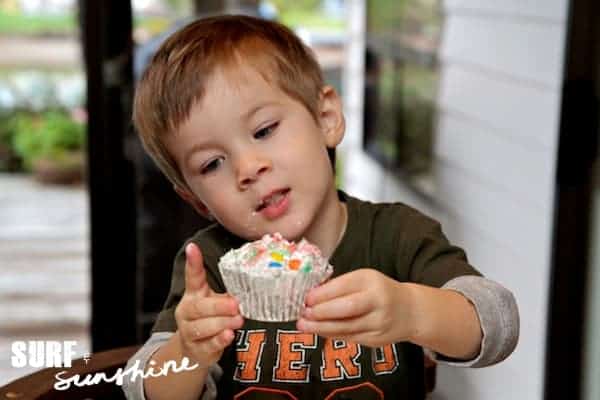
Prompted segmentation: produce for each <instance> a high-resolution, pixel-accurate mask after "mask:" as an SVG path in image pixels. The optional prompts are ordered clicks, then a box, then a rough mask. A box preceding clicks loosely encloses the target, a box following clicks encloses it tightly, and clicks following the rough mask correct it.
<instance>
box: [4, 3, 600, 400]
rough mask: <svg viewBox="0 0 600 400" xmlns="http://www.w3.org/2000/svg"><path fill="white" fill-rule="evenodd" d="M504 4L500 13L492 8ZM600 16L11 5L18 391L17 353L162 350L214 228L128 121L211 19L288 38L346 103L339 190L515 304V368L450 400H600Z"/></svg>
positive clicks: (345, 6) (12, 296)
mask: <svg viewBox="0 0 600 400" xmlns="http://www.w3.org/2000/svg"><path fill="white" fill-rule="evenodd" d="M484 3H485V4H484ZM598 8H599V6H598V5H596V4H594V0H571V1H569V0H531V1H527V2H517V1H514V0H499V1H495V2H480V1H476V0H345V1H344V0H269V1H258V0H210V1H209V0H205V1H202V0H195V1H194V0H131V1H130V2H128V1H116V0H115V1H103V2H95V1H85V0H79V1H77V0H0V273H1V275H0V385H3V384H5V383H7V382H9V381H12V380H13V379H15V378H18V377H20V376H23V375H25V374H28V373H30V372H32V371H33V370H34V369H31V368H19V369H17V368H12V367H11V366H10V354H11V352H10V345H11V343H12V342H13V341H15V340H36V339H37V340H77V342H78V347H77V348H76V349H75V350H76V351H77V353H78V354H79V355H81V354H84V353H86V352H92V351H94V352H96V351H102V350H106V349H110V348H116V347H121V346H126V345H131V344H136V343H143V342H144V341H145V340H146V339H147V337H148V334H149V329H150V328H151V326H152V323H153V321H154V318H155V316H156V313H157V312H158V311H159V310H160V309H161V307H162V302H163V301H164V299H165V297H166V293H167V291H168V288H169V276H170V273H171V265H172V260H173V256H174V254H175V252H176V251H177V249H178V248H179V246H180V245H181V244H182V243H183V241H184V240H185V238H187V237H188V236H189V235H191V234H192V233H193V232H194V231H195V230H197V229H198V228H199V227H202V226H203V225H204V224H205V223H206V222H205V221H203V220H202V219H200V218H199V217H198V216H196V215H195V214H194V213H193V212H192V210H190V209H188V208H187V207H186V206H185V205H184V204H181V202H180V201H179V200H178V199H177V198H176V197H175V195H174V193H173V191H172V189H171V187H170V185H169V184H168V183H167V182H166V181H165V180H164V178H162V176H160V174H159V173H158V171H157V170H156V168H154V167H153V165H152V163H151V161H150V160H149V159H148V158H147V156H145V155H144V153H143V151H142V150H141V147H140V144H139V142H138V140H137V138H136V136H135V133H134V132H133V128H132V127H131V124H130V121H129V119H130V112H131V97H132V93H133V88H134V86H135V81H136V79H137V78H138V77H139V75H140V74H141V72H142V71H143V69H144V67H145V65H146V64H147V62H148V60H149V58H150V57H151V56H152V54H153V52H154V51H155V50H156V49H157V48H158V46H159V45H160V43H161V42H162V40H164V38H165V37H166V36H168V34H170V33H172V32H173V31H174V30H176V29H178V28H179V27H182V26H183V25H184V24H186V23H188V22H190V21H191V20H193V19H195V18H199V17H201V16H204V15H209V14H214V13H245V14H250V15H255V16H259V17H262V18H266V19H274V20H278V21H281V22H283V23H284V24H286V25H288V26H290V27H291V28H292V29H294V31H295V32H296V33H297V34H298V35H299V36H300V37H301V38H302V39H303V40H304V41H305V42H306V43H307V44H308V45H309V46H311V47H312V48H313V50H314V51H315V54H316V55H317V58H318V60H319V62H320V64H321V66H322V67H323V70H324V72H325V77H326V80H327V81H328V82H329V83H330V84H332V85H334V86H335V87H336V88H337V90H338V91H339V92H340V93H341V94H342V96H343V99H344V107H345V112H346V118H347V132H346V137H345V139H344V142H343V144H342V145H341V146H340V147H339V148H338V150H337V164H338V165H337V173H338V176H337V178H338V179H337V180H338V183H339V185H340V187H341V188H343V189H344V190H345V191H347V192H349V193H350V194H352V195H355V196H358V197H361V198H364V199H371V200H376V201H402V202H405V203H408V204H410V205H412V206H415V207H416V208H418V209H420V210H422V211H424V212H426V213H428V214H429V215H431V216H433V217H434V218H436V219H438V220H440V222H441V223H442V226H443V227H444V230H445V233H446V234H447V236H448V237H449V238H450V240H451V241H452V242H454V243H456V244H458V245H460V246H463V247H464V248H465V249H466V250H467V254H468V256H469V259H470V261H471V262H472V264H474V265H476V266H477V267H478V268H479V269H480V270H481V271H482V272H483V273H484V274H485V275H487V276H489V277H490V278H491V279H494V280H497V281H499V282H500V283H502V284H504V285H505V286H507V287H508V288H510V289H511V290H512V291H513V292H514V293H515V295H516V297H517V301H518V303H519V307H520V312H521V338H520V343H519V346H518V348H517V350H516V351H515V353H514V354H513V355H512V356H511V357H510V358H509V359H508V360H507V361H505V362H503V363H501V364H500V365H498V366H494V367H491V368H486V369H482V370H462V369H456V368H448V367H443V366H439V367H438V368H437V384H436V389H435V391H434V393H433V394H432V398H433V399H439V400H442V399H473V400H475V399H526V400H529V399H542V398H544V399H554V398H557V399H558V398H569V399H589V400H592V399H598V398H600V382H599V381H598V380H597V379H595V377H597V376H600V341H599V340H598V339H597V338H599V337H600V295H599V294H597V293H600V267H599V266H598V265H599V261H598V256H597V248H598V246H596V243H598V233H597V230H598V227H599V226H600V225H599V224H597V223H596V220H597V219H598V212H597V210H598V207H596V204H600V203H599V202H598V201H599V199H600V196H598V194H599V192H598V190H597V187H598V185H597V183H596V182H597V178H596V170H597V167H596V156H597V143H598V140H597V139H598V132H597V122H598V115H597V114H598V109H597V106H598V102H597V99H598V87H599V86H598V71H600V69H599V68H598V67H600V64H599V61H600V59H599V58H598V49H597V45H598V43H599V42H598V39H600V35H599V31H598V28H597V27H595V25H596V24H595V22H594V18H595V17H598V16H600V14H599V10H598Z"/></svg>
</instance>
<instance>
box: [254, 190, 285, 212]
mask: <svg viewBox="0 0 600 400" xmlns="http://www.w3.org/2000/svg"><path fill="white" fill-rule="evenodd" d="M289 191H290V189H289V188H285V189H278V190H274V191H272V192H271V193H269V194H268V195H266V196H264V197H263V198H262V200H261V201H260V204H259V205H258V206H257V207H256V211H261V210H263V209H264V208H265V207H267V206H269V205H270V204H272V203H273V199H274V198H278V197H279V196H284V195H286V194H287V193H288V192H289Z"/></svg>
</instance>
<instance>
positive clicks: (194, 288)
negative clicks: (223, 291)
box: [185, 243, 212, 296]
mask: <svg viewBox="0 0 600 400" xmlns="http://www.w3.org/2000/svg"><path fill="white" fill-rule="evenodd" d="M185 291H186V292H188V293H190V292H197V293H198V294H200V295H203V296H210V295H211V294H212V290H211V289H210V286H208V282H207V281H206V269H204V261H203V259H202V252H201V251H200V248H198V246H197V245H196V244H194V243H188V244H187V245H186V246H185Z"/></svg>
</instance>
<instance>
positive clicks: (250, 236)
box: [242, 226, 303, 242]
mask: <svg viewBox="0 0 600 400" xmlns="http://www.w3.org/2000/svg"><path fill="white" fill-rule="evenodd" d="M274 233H279V234H281V236H283V238H284V239H286V240H289V241H294V242H297V241H299V240H301V239H302V237H303V234H302V233H303V232H302V231H301V230H300V229H293V227H289V226H288V227H281V228H280V227H271V228H268V229H257V230H256V231H252V232H244V235H242V237H243V238H244V239H246V240H248V241H253V240H258V239H260V238H262V237H263V236H264V235H267V234H271V235H272V234H274Z"/></svg>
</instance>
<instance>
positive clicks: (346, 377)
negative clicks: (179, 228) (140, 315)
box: [152, 191, 480, 399]
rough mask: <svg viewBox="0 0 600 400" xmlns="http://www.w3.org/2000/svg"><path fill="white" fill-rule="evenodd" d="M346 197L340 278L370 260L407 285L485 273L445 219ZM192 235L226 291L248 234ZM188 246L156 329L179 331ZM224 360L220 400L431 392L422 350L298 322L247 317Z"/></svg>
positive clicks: (214, 230)
mask: <svg viewBox="0 0 600 400" xmlns="http://www.w3.org/2000/svg"><path fill="white" fill-rule="evenodd" d="M339 196H340V199H341V200H342V201H345V202H346V204H347V209H348V224H347V227H346V232H345V233H344V236H343V238H342V240H341V242H340V244H339V246H338V247H337V248H336V249H335V251H334V253H333V255H332V257H331V259H330V260H329V261H330V264H331V265H332V266H333V268H334V273H333V277H335V276H338V275H341V274H344V273H347V272H350V271H353V270H356V269H359V268H365V267H367V268H374V269H377V270H378V271H380V272H382V273H384V274H386V275H387V276H389V277H391V278H393V279H396V280H398V281H400V282H416V283H421V284H425V285H429V286H434V287H441V286H442V285H443V284H444V283H446V282H448V281H449V280H451V279H453V278H455V277H458V276H463V275H480V274H479V272H477V270H475V269H474V268H473V267H472V266H471V265H469V263H468V262H467V259H466V256H465V253H464V251H463V250H462V249H460V248H458V247H456V246H453V245H451V244H450V243H449V242H448V240H447V239H446V237H445V236H444V234H443V233H442V231H441V227H440V224H439V223H438V222H436V221H435V220H433V219H431V218H429V217H427V216H425V215H423V214H422V213H420V212H419V211H417V210H415V209H413V208H411V207H409V206H407V205H405V204H402V203H377V204H375V203H370V202H366V201H361V200H358V199H356V198H354V197H351V196H348V195H347V194H345V193H343V192H341V191H340V192H339ZM190 241H193V242H195V243H196V244H197V245H198V246H199V247H200V249H201V250H202V255H203V258H204V266H205V268H206V271H207V280H208V283H209V285H210V286H211V288H212V289H213V290H214V291H216V292H219V293H223V292H225V286H224V284H223V280H222V279H221V275H220V273H219V271H218V268H217V263H218V260H219V258H220V257H221V256H222V255H223V254H225V253H226V252H227V251H229V250H230V249H232V248H237V247H239V246H241V245H242V244H243V243H244V242H245V241H244V240H243V239H241V238H238V237H236V236H234V235H232V234H231V233H229V232H227V231H226V230H225V229H224V228H223V227H221V226H219V225H217V224H215V225H212V226H210V227H208V228H206V229H204V230H201V231H199V232H198V233H196V234H195V235H194V236H193V237H192V238H191V239H190ZM188 242H189V241H188ZM186 244H187V242H186ZM184 247H185V246H183V247H182V250H180V252H179V253H178V255H177V257H176V259H175V264H174V270H173V276H172V281H171V289H170V292H169V295H168V297H167V301H166V303H165V306H164V309H163V311H161V312H160V314H159V316H158V318H157V321H156V323H155V325H154V327H153V329H152V332H162V331H169V332H174V331H175V330H176V329H177V325H176V322H175V317H174V311H175V307H176V306H177V304H178V303H179V301H180V299H181V297H182V295H183V291H184V288H185V282H184V279H185V270H184V268H185V254H184V252H183V248H184ZM368 284H369V283H368V282H365V285H368ZM219 365H220V366H221V368H222V369H223V372H224V374H223V376H222V378H221V379H220V380H219V382H218V394H219V398H233V397H236V396H238V395H239V396H238V397H236V398H240V399H255V398H256V399H259V398H260V399H292V398H301V399H324V398H331V399H336V398H346V399H352V398H356V399H379V398H383V396H384V395H387V396H386V397H389V398H392V397H393V398H403V399H423V398H424V389H423V380H424V377H423V353H422V349H421V348H420V347H418V346H416V345H413V344H411V343H406V342H403V343H394V344H390V345H387V346H384V347H381V348H376V349H375V348H369V347H367V346H363V345H358V344H355V343H346V342H344V341H342V340H334V339H325V338H322V337H319V336H317V335H313V334H307V333H302V332H300V331H297V330H296V327H295V321H291V322H284V323H273V322H261V321H254V320H249V319H246V320H245V322H244V326H243V327H242V328H241V329H239V330H238V331H237V332H236V338H235V340H234V341H233V343H232V345H230V346H229V347H228V348H227V349H226V350H225V351H224V353H223V356H222V358H221V360H220V361H219ZM330 395H331V397H329V396H330Z"/></svg>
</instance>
